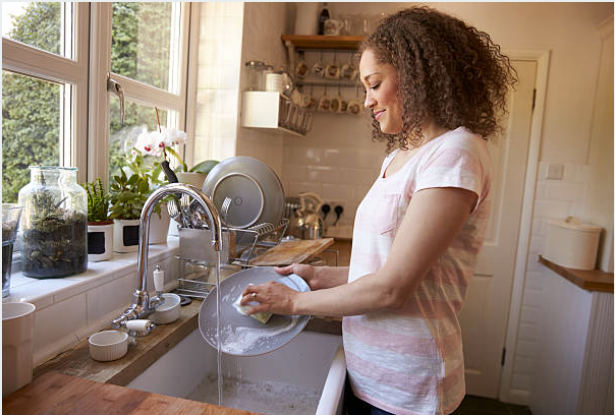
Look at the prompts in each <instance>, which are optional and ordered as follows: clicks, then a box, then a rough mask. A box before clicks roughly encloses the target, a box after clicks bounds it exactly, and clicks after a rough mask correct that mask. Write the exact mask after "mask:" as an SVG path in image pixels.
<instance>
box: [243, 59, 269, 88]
mask: <svg viewBox="0 0 615 415" xmlns="http://www.w3.org/2000/svg"><path fill="white" fill-rule="evenodd" d="M246 67H247V68H248V91H264V90H265V70H266V68H267V65H266V64H265V62H261V61H248V62H246Z"/></svg>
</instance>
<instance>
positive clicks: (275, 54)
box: [236, 3, 291, 189]
mask: <svg viewBox="0 0 615 415" xmlns="http://www.w3.org/2000/svg"><path fill="white" fill-rule="evenodd" d="M244 7H245V12H244V20H245V24H244V26H243V39H244V40H243V45H242V54H241V65H242V69H244V70H242V75H241V80H240V91H243V90H245V89H246V85H247V82H248V79H247V71H246V70H245V67H244V66H243V65H244V63H245V62H248V61H251V60H257V61H264V62H266V63H268V64H270V65H273V66H274V68H275V69H280V67H281V66H283V65H286V62H287V60H288V58H287V53H286V48H285V47H284V45H283V44H282V41H281V40H280V35H281V34H282V33H288V31H289V30H290V28H289V27H288V24H289V23H288V22H290V21H291V19H289V18H288V13H289V6H288V4H287V3H245V4H244ZM240 121H241V120H240V119H238V120H237V122H238V124H240ZM285 136H286V134H284V133H278V132H268V131H266V130H259V129H250V128H243V127H238V133H237V153H236V155H237V156H250V157H254V158H257V159H259V160H261V161H263V162H265V163H266V164H268V165H269V166H270V167H271V168H273V170H275V172H276V173H277V174H278V176H282V159H283V148H284V140H285V138H284V137H285ZM285 189H286V188H285Z"/></svg>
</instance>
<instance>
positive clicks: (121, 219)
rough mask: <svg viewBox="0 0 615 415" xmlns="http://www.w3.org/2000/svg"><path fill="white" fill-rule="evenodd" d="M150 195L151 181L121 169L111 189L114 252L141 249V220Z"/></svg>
mask: <svg viewBox="0 0 615 415" xmlns="http://www.w3.org/2000/svg"><path fill="white" fill-rule="evenodd" d="M149 194H150V186H149V180H148V178H147V177H144V176H143V175H141V174H139V173H138V172H137V173H135V172H131V174H130V176H129V175H128V174H126V169H121V170H120V174H119V175H115V176H113V181H112V182H111V185H110V187H109V201H110V208H109V210H110V215H109V217H110V218H111V219H113V250H114V251H116V252H133V251H136V250H137V249H138V247H139V223H140V221H139V219H140V217H141V210H142V209H143V205H144V204H145V201H146V200H147V197H148V195H149Z"/></svg>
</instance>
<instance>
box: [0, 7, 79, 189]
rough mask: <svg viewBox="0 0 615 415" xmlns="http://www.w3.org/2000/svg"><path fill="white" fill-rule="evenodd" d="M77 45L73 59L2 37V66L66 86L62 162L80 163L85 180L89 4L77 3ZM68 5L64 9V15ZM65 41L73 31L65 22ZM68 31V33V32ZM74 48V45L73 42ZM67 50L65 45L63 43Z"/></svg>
mask: <svg viewBox="0 0 615 415" xmlns="http://www.w3.org/2000/svg"><path fill="white" fill-rule="evenodd" d="M73 6H74V44H73V45H72V47H73V52H74V56H73V58H72V59H71V58H66V57H63V56H59V55H56V54H53V53H50V52H47V51H43V50H40V49H37V48H34V47H31V46H28V45H25V44H22V43H20V42H16V41H14V40H11V39H8V38H5V37H3V38H2V69H3V70H7V71H10V72H15V73H18V74H22V75H27V76H32V77H35V78H39V79H42V80H45V81H50V82H58V83H60V84H61V85H64V84H68V85H69V87H68V88H65V87H64V86H62V87H61V88H60V91H61V93H62V102H63V104H64V105H61V110H60V114H61V116H60V131H59V134H60V143H59V144H60V160H59V162H60V165H62V166H76V167H78V168H79V171H78V172H77V180H79V181H85V179H86V166H87V140H85V139H83V138H82V137H87V134H88V123H87V104H88V43H89V16H90V4H89V3H73ZM66 12H67V8H66V5H65V7H63V8H62V14H61V15H62V17H63V18H64V16H66V14H67V13H66ZM61 27H62V30H63V32H62V36H61V38H62V40H64V39H65V37H66V35H67V34H70V30H71V28H70V27H66V26H65V25H64V21H62V24H61ZM65 32H66V33H65ZM69 47H70V45H69ZM62 50H64V45H62Z"/></svg>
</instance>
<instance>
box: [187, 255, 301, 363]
mask: <svg viewBox="0 0 615 415" xmlns="http://www.w3.org/2000/svg"><path fill="white" fill-rule="evenodd" d="M269 281H276V282H279V283H281V284H284V285H286V286H288V287H289V288H291V289H293V290H296V291H300V292H307V291H310V287H309V286H308V284H307V283H306V282H305V281H304V280H303V279H302V278H301V277H299V276H297V275H295V274H291V275H287V276H285V277H282V276H280V275H279V274H278V273H277V272H275V271H274V270H273V267H260V268H248V269H245V270H242V271H239V272H237V273H235V274H233V275H231V276H229V277H228V278H227V279H225V280H224V281H222V282H221V283H220V298H221V299H222V303H221V304H220V309H221V312H220V327H221V337H222V339H221V340H222V341H221V343H222V352H224V353H226V354H231V355H235V356H257V355H261V354H265V353H269V352H272V351H274V350H276V349H279V348H280V347H282V346H284V345H285V344H287V343H288V342H290V341H291V340H292V339H294V338H295V337H296V336H297V335H298V334H299V333H300V332H301V331H302V330H303V329H304V328H305V326H306V325H307V323H308V321H309V319H310V317H309V316H285V315H279V314H276V315H274V316H272V317H271V320H269V322H268V323H267V324H262V323H259V322H258V321H256V320H255V319H253V318H251V317H248V316H245V315H242V314H239V313H238V312H237V310H235V308H234V307H233V303H234V302H235V300H237V297H239V296H240V295H241V293H242V292H243V290H244V289H245V288H246V287H247V286H248V284H256V285H257V284H263V283H265V282H269ZM215 290H216V288H214V289H213V290H212V292H211V294H213V295H208V296H207V298H206V299H205V300H204V301H203V304H202V305H201V310H200V312H199V330H200V332H201V335H202V336H203V338H204V339H205V340H206V341H207V343H209V344H210V345H211V346H212V347H214V348H217V347H218V341H217V338H216V295H215Z"/></svg>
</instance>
